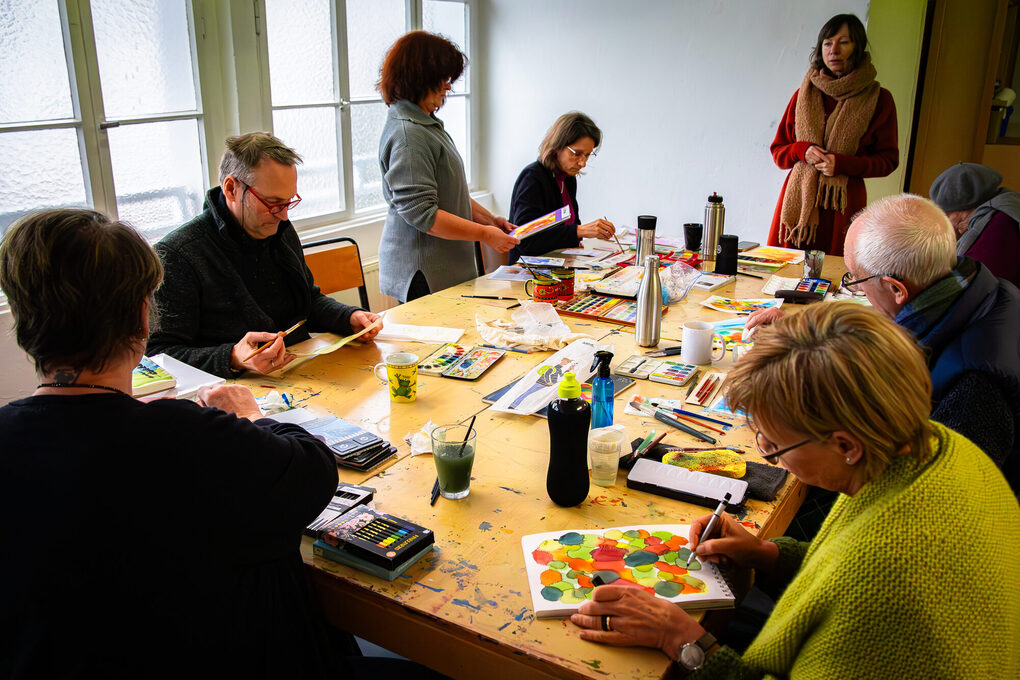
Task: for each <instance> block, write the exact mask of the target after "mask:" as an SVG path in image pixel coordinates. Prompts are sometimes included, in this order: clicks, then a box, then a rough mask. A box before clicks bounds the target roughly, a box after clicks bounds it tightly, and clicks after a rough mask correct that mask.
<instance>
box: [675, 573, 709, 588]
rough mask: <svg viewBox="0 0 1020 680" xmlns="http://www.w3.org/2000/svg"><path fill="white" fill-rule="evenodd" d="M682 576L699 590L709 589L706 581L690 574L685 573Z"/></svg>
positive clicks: (684, 580) (688, 583)
mask: <svg viewBox="0 0 1020 680" xmlns="http://www.w3.org/2000/svg"><path fill="white" fill-rule="evenodd" d="M680 578H681V579H683V582H684V583H686V584H687V585H689V586H691V587H692V588H697V589H698V590H707V588H706V587H705V582H704V581H702V580H701V579H698V578H694V577H693V576H691V575H690V574H684V575H683V576H681V577H680Z"/></svg>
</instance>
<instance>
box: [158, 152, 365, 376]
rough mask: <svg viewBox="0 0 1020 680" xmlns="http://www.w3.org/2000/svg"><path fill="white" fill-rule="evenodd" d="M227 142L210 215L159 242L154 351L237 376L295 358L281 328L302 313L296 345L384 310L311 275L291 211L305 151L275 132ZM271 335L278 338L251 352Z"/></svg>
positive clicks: (351, 328) (355, 326)
mask: <svg viewBox="0 0 1020 680" xmlns="http://www.w3.org/2000/svg"><path fill="white" fill-rule="evenodd" d="M226 147H227V148H226V151H224V153H223V158H222V160H221V161H220V186H218V187H213V188H212V189H210V190H209V192H208V193H207V194H206V199H205V209H204V211H203V212H202V214H201V215H199V216H198V217H196V218H195V219H193V220H191V221H190V222H188V223H187V224H185V225H184V226H182V227H180V228H179V229H177V230H175V231H173V232H171V233H170V234H168V235H167V236H165V237H164V238H163V239H162V240H161V241H160V242H159V243H157V244H156V252H157V253H159V257H160V259H161V260H162V261H163V269H164V272H165V276H164V279H163V285H162V286H161V287H160V288H159V289H158V290H157V291H156V294H155V302H156V305H155V308H156V315H157V316H156V319H155V324H154V330H153V332H152V336H151V337H150V338H149V343H148V346H147V347H146V354H149V355H151V354H157V353H160V352H164V353H166V354H169V355H170V356H172V357H174V358H176V359H179V360H181V361H184V362H186V363H188V364H191V365H192V366H195V367H197V368H200V369H202V370H203V371H207V372H209V373H213V374H215V375H218V376H222V377H225V378H230V377H234V376H236V375H238V374H239V373H241V372H242V371H245V370H251V371H256V372H258V373H271V372H273V371H275V370H277V369H279V368H282V367H283V366H286V365H287V364H288V363H290V362H291V361H292V360H293V359H294V355H293V354H289V353H288V352H287V349H286V347H285V344H284V339H283V338H282V337H280V336H279V335H278V334H277V332H278V331H282V330H285V329H288V328H290V327H291V326H293V325H294V324H296V323H298V322H299V321H307V323H305V324H304V325H303V326H301V327H300V328H298V329H297V330H296V331H295V332H293V333H291V334H290V335H289V336H287V339H286V342H287V343H288V344H293V343H295V342H300V341H301V340H305V339H307V338H308V332H309V331H330V332H334V333H339V334H341V335H348V334H350V333H352V332H357V331H360V330H361V329H363V328H366V327H368V326H370V325H371V324H372V323H374V322H375V321H376V319H378V318H379V317H378V315H376V314H372V313H371V312H368V311H366V310H364V309H360V308H358V307H352V306H350V305H345V304H342V303H340V302H337V301H336V300H333V299H332V298H329V297H327V296H325V295H323V294H322V292H321V291H320V290H319V287H318V286H316V285H315V284H314V282H313V281H312V274H311V272H310V271H309V270H308V267H307V266H305V261H304V256H303V254H302V252H301V242H300V241H299V239H298V236H297V233H296V232H295V231H294V226H293V225H292V224H291V223H290V219H289V210H290V209H291V208H293V207H294V206H296V205H297V204H298V203H299V202H300V201H301V197H300V196H299V195H298V193H297V167H296V166H297V164H298V163H300V162H301V157H300V156H299V155H298V154H297V153H296V152H295V151H294V150H293V149H291V148H289V147H287V146H286V145H285V144H284V143H283V142H281V141H280V140H279V139H277V138H276V137H274V136H273V135H271V134H269V133H267V132H251V133H248V134H244V135H240V136H237V137H228V138H227V140H226ZM378 332H379V329H378V328H375V329H372V330H371V331H369V332H367V333H366V334H365V335H363V336H361V337H362V339H365V340H371V339H372V338H373V337H375V335H376V334H377V333H378ZM265 342H272V343H273V344H272V345H271V346H270V347H269V348H267V349H266V350H265V351H262V352H260V353H259V354H256V355H254V356H252V353H253V352H254V350H255V349H256V348H257V347H258V346H259V345H260V344H261V343H265Z"/></svg>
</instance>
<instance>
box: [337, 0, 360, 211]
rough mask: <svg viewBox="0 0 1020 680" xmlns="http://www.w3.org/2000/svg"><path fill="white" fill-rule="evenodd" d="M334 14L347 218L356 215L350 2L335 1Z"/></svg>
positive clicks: (340, 143) (338, 129) (341, 158)
mask: <svg viewBox="0 0 1020 680" xmlns="http://www.w3.org/2000/svg"><path fill="white" fill-rule="evenodd" d="M331 11H332V12H333V26H334V30H333V41H334V45H333V46H334V50H333V53H334V54H336V71H335V74H334V77H335V81H334V83H335V87H336V92H337V95H338V96H339V106H338V107H337V123H338V127H337V131H338V132H339V134H340V139H339V143H338V144H337V149H338V150H339V152H340V158H339V159H338V161H339V162H340V164H341V167H342V168H343V170H342V173H341V174H342V175H343V186H342V187H341V189H342V191H343V194H344V213H343V214H344V216H345V217H350V216H351V215H353V214H354V212H355V210H354V144H353V141H352V139H351V78H350V75H349V73H348V69H349V64H348V59H347V3H346V0H334V2H333V3H332V4H331Z"/></svg>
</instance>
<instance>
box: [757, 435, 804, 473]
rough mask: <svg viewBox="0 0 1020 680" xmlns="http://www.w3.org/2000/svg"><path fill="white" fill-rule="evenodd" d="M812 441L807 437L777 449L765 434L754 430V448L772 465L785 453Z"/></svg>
mask: <svg viewBox="0 0 1020 680" xmlns="http://www.w3.org/2000/svg"><path fill="white" fill-rule="evenodd" d="M811 441H812V440H811V439H805V440H804V441H802V442H797V443H796V444H794V445H793V446H787V447H786V448H782V449H779V450H778V451H776V450H775V448H776V445H775V444H773V443H772V442H770V441H769V440H768V439H766V438H765V435H763V434H762V433H761V432H758V431H757V430H755V431H754V448H756V449H758V454H759V455H761V457H762V458H764V459H765V460H766V461H768V462H769V463H770V464H772V465H775V464H776V463H777V462H779V457H780V456H781V455H783V454H784V453H789V452H790V451H793V450H794V449H796V448H798V447H800V446H804V445H805V444H810V443H811Z"/></svg>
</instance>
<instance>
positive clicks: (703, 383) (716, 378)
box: [687, 371, 726, 406]
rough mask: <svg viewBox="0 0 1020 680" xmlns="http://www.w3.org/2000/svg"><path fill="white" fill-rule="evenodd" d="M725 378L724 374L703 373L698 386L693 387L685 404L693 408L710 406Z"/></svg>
mask: <svg viewBox="0 0 1020 680" xmlns="http://www.w3.org/2000/svg"><path fill="white" fill-rule="evenodd" d="M725 377H726V374H725V373H719V372H713V371H709V372H707V373H705V375H704V376H702V378H701V380H700V381H698V384H697V385H695V386H694V389H693V390H691V393H690V395H689V396H688V397H687V403H688V404H693V405H695V406H705V405H707V404H711V403H712V400H713V399H715V396H716V394H717V393H718V392H719V388H720V387H722V383H723V379H724V378H725Z"/></svg>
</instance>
